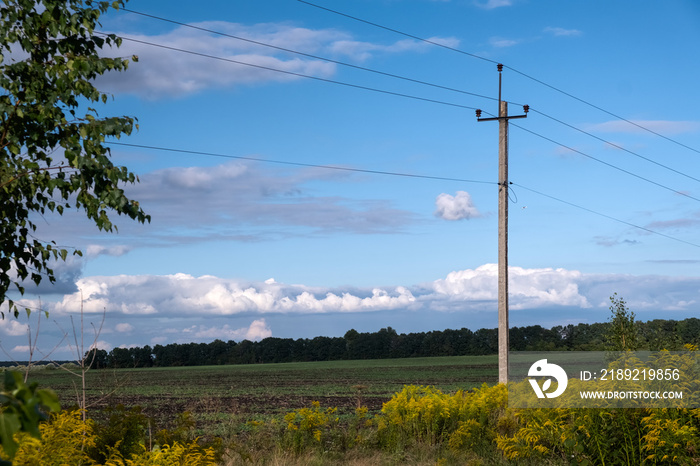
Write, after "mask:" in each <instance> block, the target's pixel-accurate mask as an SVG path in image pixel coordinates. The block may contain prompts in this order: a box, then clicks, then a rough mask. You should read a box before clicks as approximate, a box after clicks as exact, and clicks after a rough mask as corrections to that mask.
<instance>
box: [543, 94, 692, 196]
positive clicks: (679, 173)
mask: <svg viewBox="0 0 700 466" xmlns="http://www.w3.org/2000/svg"><path fill="white" fill-rule="evenodd" d="M530 111H531V112H535V113H538V114H540V115H542V116H543V117H545V118H549V119H550V120H552V121H556V122H557V123H559V124H561V125H564V126H566V127H568V128H571V129H574V130H576V131H578V132H580V133H583V134H585V135H587V136H590V137H592V138H593V139H597V140H598V141H601V142H604V143H605V144H608V145H610V146H612V147H614V148H615V149H619V150H621V151H624V152H627V153H628V154H631V155H634V156H635V157H639V158H640V159H643V160H646V161H647V162H649V163H653V164H654V165H657V166H659V167H661V168H665V169H666V170H669V171H672V172H673V173H676V174H678V175H681V176H684V177H686V178H690V179H691V180H693V181H697V182H700V179H698V178H695V177H694V176H692V175H688V174H687V173H684V172H682V171H680V170H676V169H675V168H671V167H669V166H668V165H664V164H663V163H660V162H657V161H656V160H653V159H650V158H649V157H645V156H643V155H641V154H638V153H637V152H634V151H631V150H629V149H627V148H625V147H622V146H621V145H619V144H615V143H614V142H610V141H608V140H606V139H603V138H601V137H600V136H596V135H595V134H593V133H589V132H588V131H585V130H583V129H581V128H578V127H576V126H574V125H571V124H569V123H566V122H565V121H562V120H560V119H558V118H555V117H553V116H551V115H547V114H546V113H544V112H541V111H539V110H537V109H536V108H533V107H530Z"/></svg>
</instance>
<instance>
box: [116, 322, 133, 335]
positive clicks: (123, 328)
mask: <svg viewBox="0 0 700 466" xmlns="http://www.w3.org/2000/svg"><path fill="white" fill-rule="evenodd" d="M114 329H115V330H116V331H117V332H120V333H126V332H131V331H132V330H134V326H133V325H131V324H129V323H127V322H122V323H121V324H117V325H116V326H115V327H114Z"/></svg>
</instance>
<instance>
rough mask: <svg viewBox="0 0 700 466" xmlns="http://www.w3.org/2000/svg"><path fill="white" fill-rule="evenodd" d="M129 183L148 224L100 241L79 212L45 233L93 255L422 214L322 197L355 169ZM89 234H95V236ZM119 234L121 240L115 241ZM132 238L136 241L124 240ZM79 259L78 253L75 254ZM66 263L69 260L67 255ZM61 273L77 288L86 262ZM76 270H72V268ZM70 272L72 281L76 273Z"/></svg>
mask: <svg viewBox="0 0 700 466" xmlns="http://www.w3.org/2000/svg"><path fill="white" fill-rule="evenodd" d="M140 180H141V181H140V183H138V184H136V185H128V186H126V187H125V191H126V192H127V195H128V196H129V197H130V198H132V199H138V200H139V202H140V204H141V205H142V206H143V208H144V210H145V211H146V212H147V213H148V214H150V215H151V217H152V220H151V223H150V224H148V225H141V224H138V223H136V222H131V221H126V220H124V221H123V222H119V220H118V219H116V220H115V222H119V237H118V239H116V238H115V237H105V238H104V241H105V244H106V246H102V245H96V244H95V243H94V241H95V236H94V235H92V233H93V232H94V231H95V230H94V225H90V222H89V221H88V220H87V219H86V218H85V216H84V215H81V214H80V213H79V212H71V213H70V214H66V215H64V217H65V218H62V219H60V221H58V219H57V220H56V221H55V222H52V223H51V224H46V225H40V230H41V231H38V232H37V235H42V234H43V235H45V236H48V235H49V234H50V235H51V237H52V238H55V239H56V240H57V241H58V242H59V244H60V242H66V243H67V242H71V243H72V244H75V242H76V241H77V238H81V237H82V238H81V239H82V240H84V241H86V242H87V244H91V246H90V247H89V252H90V254H91V255H90V256H88V258H89V259H92V258H96V257H99V256H100V255H103V254H111V255H118V254H121V253H126V252H128V251H129V250H130V249H135V248H140V247H154V246H174V245H179V244H192V243H198V242H208V241H223V240H226V241H240V242H261V241H269V240H278V239H280V238H288V237H293V236H297V235H302V234H303V235H304V236H309V235H328V234H343V233H355V234H383V233H387V232H391V233H396V232H401V231H402V230H403V229H404V228H405V227H406V226H407V225H410V224H412V223H414V222H416V221H417V218H418V217H417V216H416V215H415V214H414V213H413V212H410V211H407V210H402V209H399V208H396V207H394V205H393V202H391V201H387V200H383V199H359V200H358V199H351V198H347V197H342V196H320V195H318V194H317V192H318V191H317V188H318V185H316V186H314V187H309V186H310V185H311V184H312V183H323V182H329V183H330V182H334V183H338V182H353V181H354V178H353V177H352V176H350V175H348V174H347V172H339V171H330V170H321V169H314V168H305V169H293V170H291V171H290V170H289V169H278V168H277V167H274V166H272V167H271V166H270V165H264V166H263V165H261V164H252V163H251V164H245V163H241V162H238V161H235V162H229V163H224V164H221V165H216V166H211V167H171V168H167V169H162V170H156V171H153V172H151V173H146V174H144V175H141V176H140ZM88 235H89V236H88ZM115 240H118V241H119V244H117V245H110V244H111V243H109V242H110V241H115ZM127 243H128V244H129V245H130V246H129V247H125V246H122V245H123V244H127ZM71 260H73V259H71ZM59 264H61V263H60V262H59ZM71 264H74V265H73V266H72V268H70V269H68V268H65V269H63V268H61V269H59V270H66V272H65V273H63V274H62V275H61V276H62V277H64V276H65V279H62V280H61V283H65V286H64V287H63V288H61V290H60V291H61V293H68V292H72V291H74V290H75V281H76V280H77V278H78V277H79V276H80V273H81V272H82V266H83V265H84V261H75V262H71ZM69 271H70V272H71V273H70V274H69V273H68V272H69ZM69 279H70V280H69Z"/></svg>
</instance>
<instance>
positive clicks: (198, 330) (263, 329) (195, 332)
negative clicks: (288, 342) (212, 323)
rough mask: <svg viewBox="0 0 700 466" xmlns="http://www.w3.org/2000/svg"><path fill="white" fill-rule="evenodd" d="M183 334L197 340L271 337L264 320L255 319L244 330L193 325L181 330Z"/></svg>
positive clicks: (270, 331) (238, 339)
mask: <svg viewBox="0 0 700 466" xmlns="http://www.w3.org/2000/svg"><path fill="white" fill-rule="evenodd" d="M183 333H184V334H190V335H191V336H192V337H194V338H196V339H197V340H202V341H212V340H216V339H219V340H223V341H228V340H235V341H241V340H250V341H259V340H262V339H264V338H267V337H271V336H272V330H270V327H269V326H268V325H267V323H266V322H265V319H256V320H254V321H253V322H252V323H251V324H250V326H248V327H244V328H236V329H234V328H231V327H230V326H229V325H228V324H226V325H224V326H222V327H219V326H217V327H207V326H205V325H194V326H192V327H190V328H186V329H184V330H183Z"/></svg>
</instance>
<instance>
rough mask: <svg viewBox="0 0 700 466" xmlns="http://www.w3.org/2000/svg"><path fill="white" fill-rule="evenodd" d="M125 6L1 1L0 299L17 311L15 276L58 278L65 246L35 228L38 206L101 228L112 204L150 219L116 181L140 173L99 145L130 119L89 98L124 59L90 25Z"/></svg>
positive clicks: (115, 41)
mask: <svg viewBox="0 0 700 466" xmlns="http://www.w3.org/2000/svg"><path fill="white" fill-rule="evenodd" d="M123 5H124V1H123V0H118V1H112V2H108V1H94V0H4V2H3V3H2V6H0V87H1V88H2V91H1V92H2V95H0V211H1V212H0V213H1V214H2V218H3V221H2V224H0V302H5V301H6V300H7V301H8V304H9V308H10V310H11V311H12V312H13V313H14V315H15V316H17V314H18V309H17V306H16V304H15V303H14V302H13V301H12V300H11V299H9V298H8V295H7V293H8V292H9V291H10V289H11V288H12V287H13V286H12V285H14V286H15V287H16V288H17V290H19V292H20V293H24V287H23V282H24V281H25V280H32V281H33V282H35V283H37V284H38V283H39V282H41V281H42V279H48V280H49V281H51V282H53V281H55V277H54V272H53V270H52V268H51V261H52V260H59V259H62V260H65V259H66V257H67V255H68V250H67V249H62V248H60V247H57V245H56V243H55V241H51V240H44V239H39V238H36V237H35V236H34V232H35V231H36V225H35V223H34V220H33V218H36V216H37V214H39V215H41V214H45V213H46V212H47V211H50V212H56V213H58V214H61V215H62V214H63V212H64V210H65V209H68V208H76V209H79V210H84V211H85V213H86V215H87V217H88V218H89V219H90V220H92V221H94V223H95V225H96V226H97V228H98V229H100V230H105V231H112V230H114V229H115V228H116V226H114V225H113V224H112V221H111V219H110V217H109V214H112V213H114V212H116V213H117V214H119V215H125V216H127V217H129V218H131V219H133V220H137V221H139V222H141V223H144V222H145V221H150V217H149V216H148V215H146V214H145V213H144V211H143V210H142V209H141V207H140V206H139V204H138V202H137V201H134V200H131V199H129V198H127V196H126V195H125V193H124V190H123V189H122V188H121V185H123V184H126V183H134V182H136V181H137V177H136V175H134V174H133V173H132V172H130V171H129V170H128V169H127V168H126V167H120V166H115V165H114V164H113V163H112V162H111V159H110V151H109V148H108V147H105V140H106V138H108V137H113V138H119V137H121V135H128V134H130V133H131V132H132V130H133V129H134V128H135V127H136V124H135V120H134V118H131V117H100V116H99V115H98V112H97V110H96V109H95V108H94V107H91V105H94V106H95V107H97V106H99V105H102V104H105V103H106V102H107V100H108V98H109V96H108V94H105V93H103V92H101V91H99V90H98V89H97V88H96V87H95V86H94V79H95V78H96V77H97V76H99V75H102V74H104V73H106V72H109V71H123V70H125V69H126V68H127V65H128V60H126V59H124V58H105V57H102V56H100V51H101V50H102V48H103V47H113V46H116V47H118V46H119V45H120V42H121V41H120V39H119V38H118V37H116V36H114V35H102V34H100V33H98V32H97V31H96V28H97V26H99V24H100V23H99V18H100V15H101V14H103V13H105V12H107V10H108V9H110V8H115V9H118V8H119V7H120V6H123ZM132 59H133V60H136V57H133V58H132ZM74 254H80V252H79V251H74ZM3 317H4V315H3Z"/></svg>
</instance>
